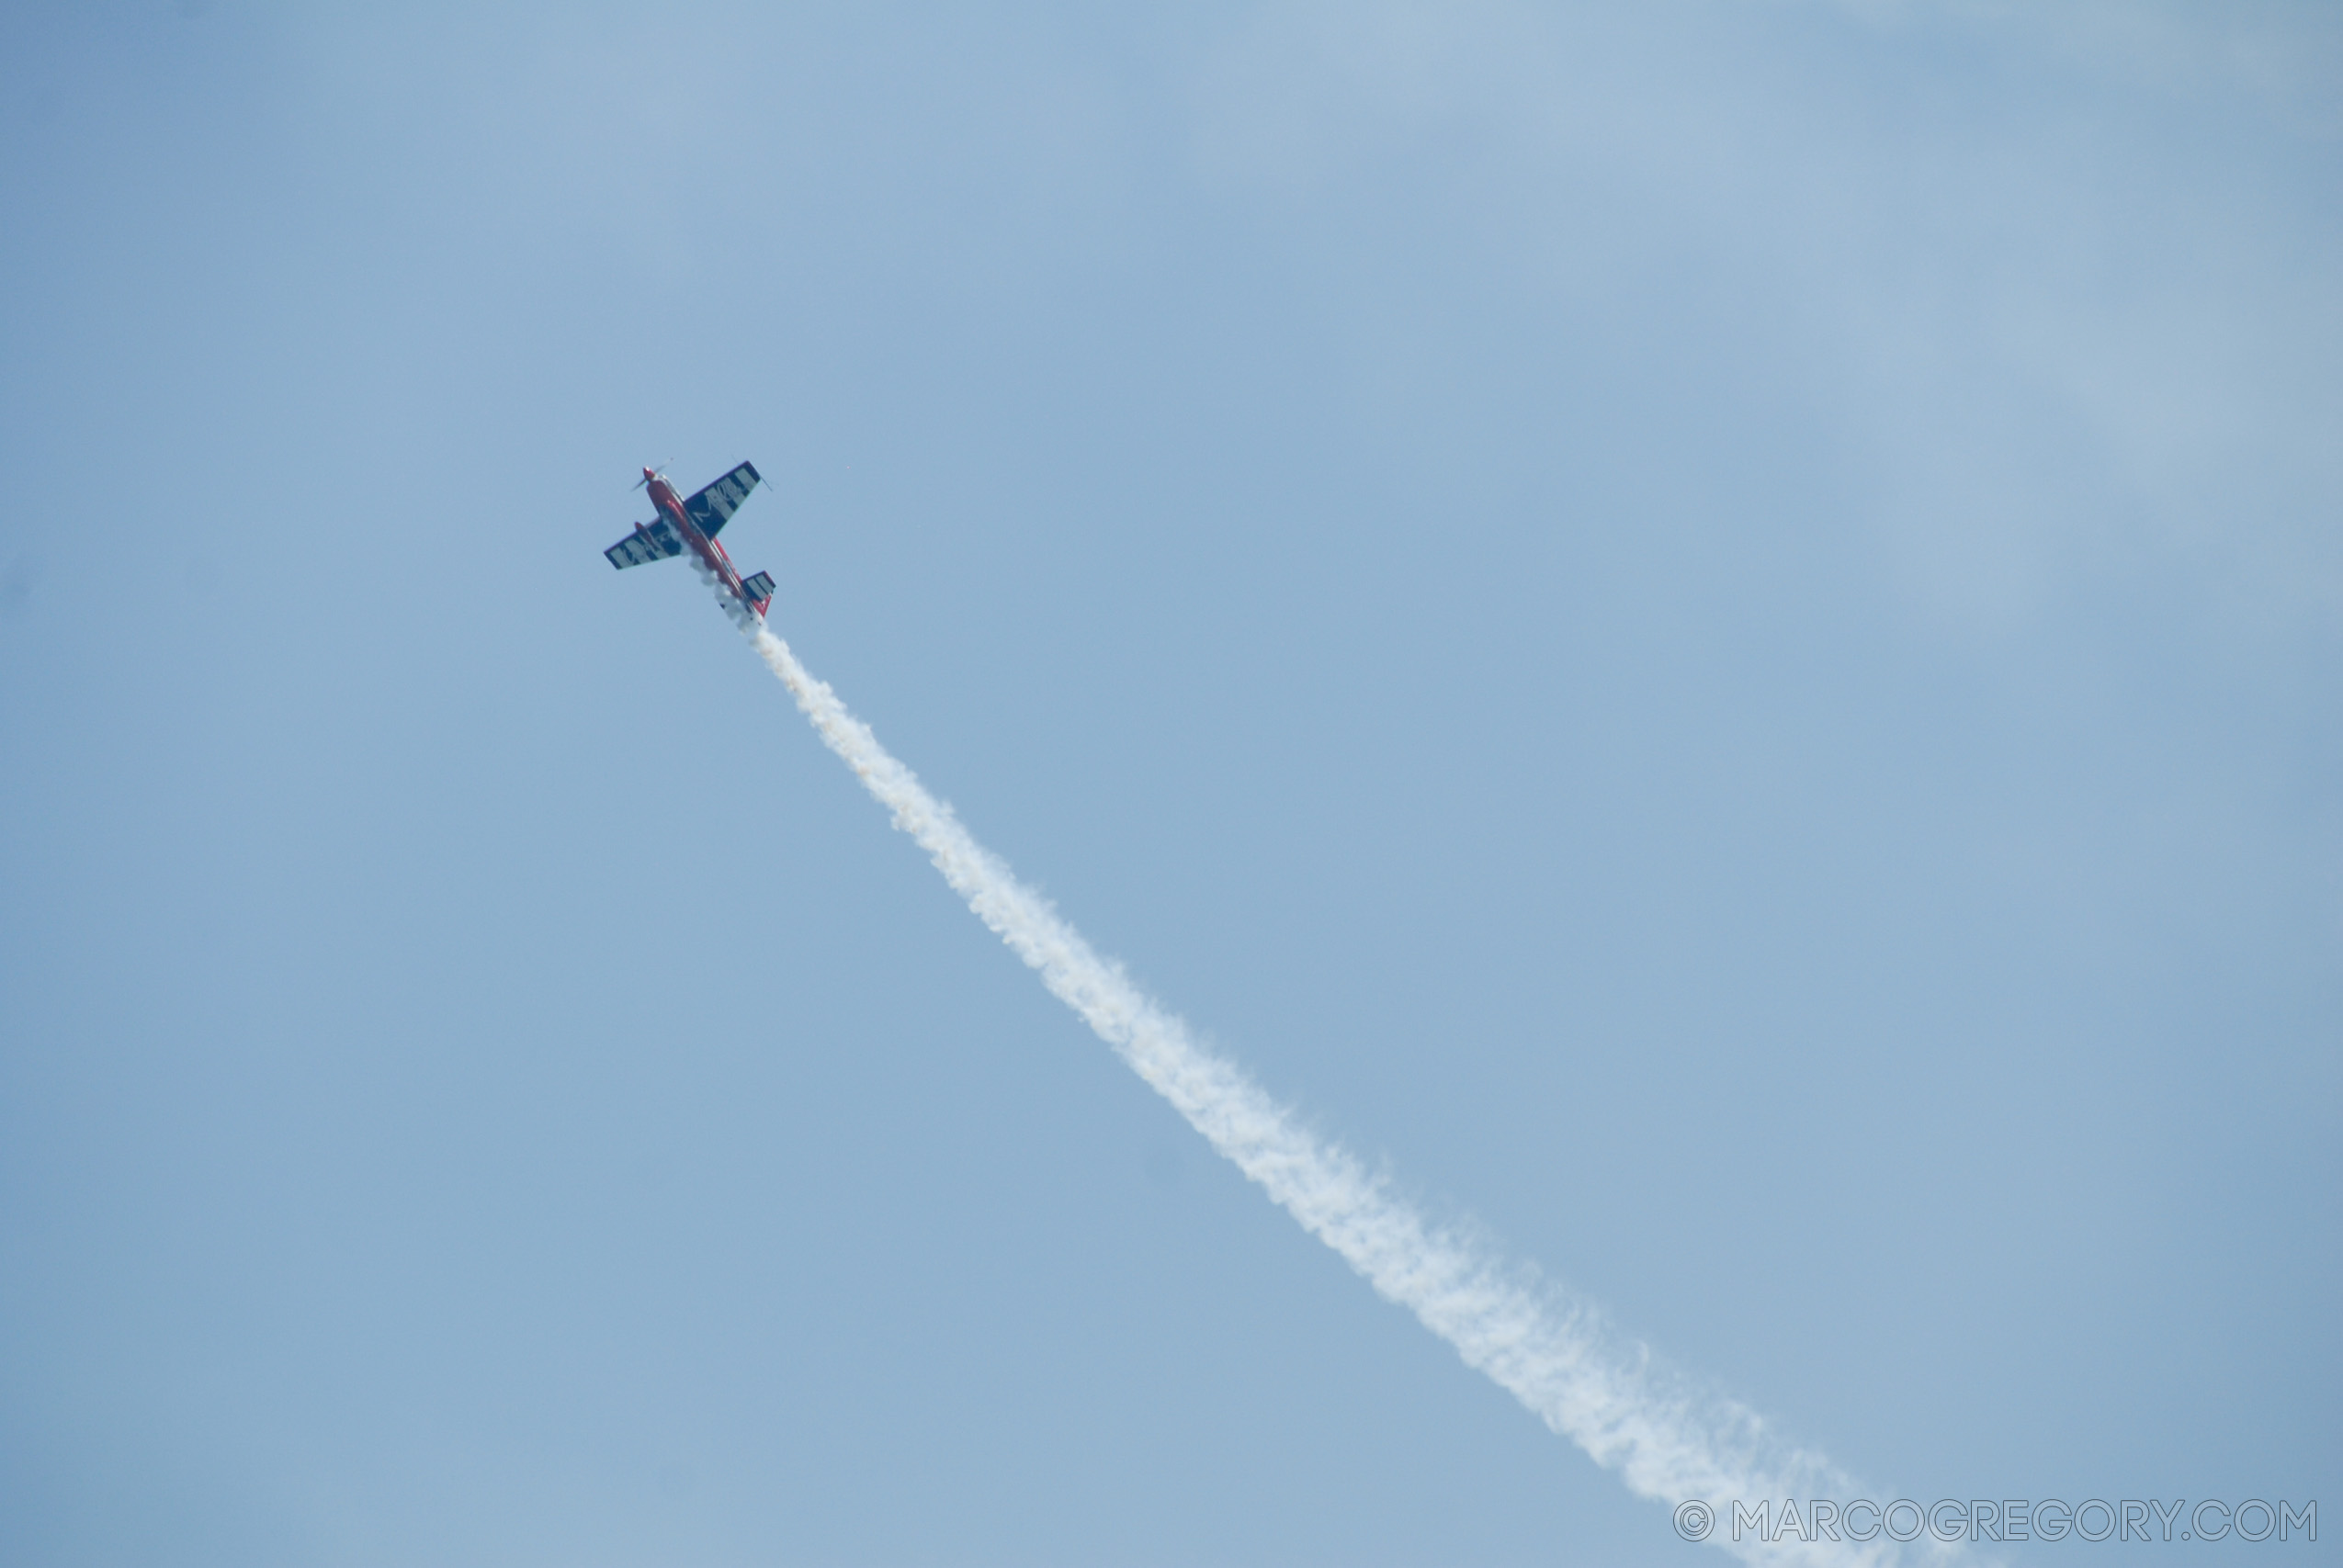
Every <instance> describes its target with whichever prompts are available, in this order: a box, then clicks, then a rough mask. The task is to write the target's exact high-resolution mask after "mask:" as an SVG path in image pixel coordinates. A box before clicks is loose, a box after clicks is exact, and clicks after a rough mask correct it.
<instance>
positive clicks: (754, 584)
mask: <svg viewBox="0 0 2343 1568" xmlns="http://www.w3.org/2000/svg"><path fill="white" fill-rule="evenodd" d="M741 591H742V592H745V593H747V594H748V596H749V607H750V608H751V609H753V610H754V611H755V612H756V613H757V616H758V618H759V619H763V618H764V610H765V606H766V605H768V604H772V603H773V574H772V573H771V572H769V571H760V572H758V573H757V574H756V575H755V576H754V577H752V578H750V579H749V580H748V581H745V582H742V583H741Z"/></svg>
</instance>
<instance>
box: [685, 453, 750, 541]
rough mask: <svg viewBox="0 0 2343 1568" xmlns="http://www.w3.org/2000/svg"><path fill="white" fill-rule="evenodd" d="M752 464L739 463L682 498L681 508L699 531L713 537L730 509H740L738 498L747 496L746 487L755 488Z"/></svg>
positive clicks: (730, 513) (727, 517) (728, 517)
mask: <svg viewBox="0 0 2343 1568" xmlns="http://www.w3.org/2000/svg"><path fill="white" fill-rule="evenodd" d="M756 481H757V471H756V465H755V464H754V463H742V464H741V466H740V467H739V468H734V469H733V470H732V471H731V472H730V473H729V474H726V475H725V476H724V477H723V478H722V479H718V480H717V481H716V482H715V483H714V484H712V485H709V486H708V487H707V489H706V490H704V491H700V492H699V493H698V494H697V495H695V496H693V497H692V498H691V499H690V500H689V501H686V502H684V510H685V512H686V513H689V514H690V516H691V520H692V521H693V522H695V523H696V524H698V525H699V531H700V532H701V533H703V534H705V535H707V536H708V537H709V538H711V539H713V538H714V537H716V536H717V534H718V533H719V531H720V530H721V529H722V528H723V526H724V525H725V524H727V523H729V522H730V521H731V520H732V513H735V512H737V511H739V510H740V508H741V502H744V501H746V500H747V499H748V498H749V491H753V490H754V489H755V488H756ZM671 553H672V552H671Z"/></svg>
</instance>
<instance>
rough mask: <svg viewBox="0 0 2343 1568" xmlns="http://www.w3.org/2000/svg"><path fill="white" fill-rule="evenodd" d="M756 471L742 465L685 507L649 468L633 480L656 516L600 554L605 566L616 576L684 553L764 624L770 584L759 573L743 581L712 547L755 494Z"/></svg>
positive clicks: (719, 550) (768, 577)
mask: <svg viewBox="0 0 2343 1568" xmlns="http://www.w3.org/2000/svg"><path fill="white" fill-rule="evenodd" d="M757 477H758V476H757V471H756V465H755V464H753V463H742V464H741V466H740V467H739V468H734V469H733V470H732V471H731V472H730V473H729V474H726V475H725V476H724V477H723V478H722V479H718V480H717V481H716V482H715V483H713V484H711V485H709V486H708V487H707V488H706V489H705V490H702V491H699V492H698V493H697V494H696V495H694V496H692V497H691V498H690V499H689V500H687V501H679V500H677V499H676V498H675V487H674V486H673V485H671V484H669V483H668V482H667V476H666V475H664V474H662V473H660V472H659V471H658V470H656V469H654V468H645V469H644V470H643V471H642V478H641V479H638V480H636V481H635V482H636V483H637V484H640V485H641V486H642V487H643V488H644V489H645V490H647V491H650V492H651V504H652V505H653V506H656V507H657V508H659V514H658V515H657V516H656V517H654V518H652V519H651V521H650V522H648V523H638V524H636V525H635V531H634V532H633V533H631V534H629V535H628V536H626V537H625V538H623V539H621V540H619V541H618V542H617V544H615V545H613V546H611V547H609V548H608V549H606V550H605V551H603V552H602V553H603V554H604V555H606V556H608V557H609V558H610V564H611V565H612V566H615V567H617V568H618V569H619V570H622V571H623V570H626V569H627V568H628V567H630V566H640V565H642V564H643V563H644V562H646V561H655V560H665V559H666V558H668V557H669V556H680V555H682V554H683V553H684V551H685V550H686V549H689V550H690V551H691V552H692V554H694V555H696V556H697V557H698V558H700V560H701V561H702V562H703V563H705V564H706V566H707V570H710V571H712V572H714V573H715V574H716V580H717V581H719V582H721V583H722V584H723V585H724V588H725V591H726V592H729V593H730V594H731V595H732V597H733V598H735V599H738V600H739V601H740V602H741V606H742V607H743V608H745V609H746V610H747V611H748V613H749V614H750V615H754V616H756V617H757V618H758V619H759V620H763V619H764V611H765V606H767V605H768V604H772V603H773V578H772V576H771V575H770V574H769V573H766V572H762V571H760V572H758V573H757V574H756V575H755V576H754V577H752V578H750V579H748V580H747V581H742V580H741V574H740V572H739V571H738V570H736V569H735V568H734V567H733V565H732V558H731V557H730V556H728V555H726V554H725V553H724V547H723V546H721V545H719V544H718V543H717V542H716V536H717V535H718V534H719V533H721V532H722V531H723V528H724V525H725V524H727V523H729V522H730V521H731V520H732V513H735V512H737V511H739V510H740V508H741V502H743V501H746V500H747V499H748V498H749V491H753V490H754V489H755V488H756V482H757Z"/></svg>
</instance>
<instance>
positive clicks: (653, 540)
mask: <svg viewBox="0 0 2343 1568" xmlns="http://www.w3.org/2000/svg"><path fill="white" fill-rule="evenodd" d="M602 553H603V554H604V555H606V556H608V557H609V558H610V564H611V565H612V566H615V567H617V568H619V569H620V570H625V569H626V568H628V567H630V566H640V565H642V564H643V563H644V562H646V561H655V560H665V559H666V558H668V557H669V556H680V555H682V554H683V553H684V536H683V535H681V534H679V533H677V532H676V531H675V525H673V523H670V522H668V521H667V519H665V518H664V517H662V518H661V519H659V521H657V522H656V523H638V524H636V525H635V531H634V532H633V533H631V534H629V535H628V536H626V537H625V538H623V539H621V540H619V541H618V542H617V544H615V545H613V546H611V547H609V548H608V549H606V550H605V551H603V552H602Z"/></svg>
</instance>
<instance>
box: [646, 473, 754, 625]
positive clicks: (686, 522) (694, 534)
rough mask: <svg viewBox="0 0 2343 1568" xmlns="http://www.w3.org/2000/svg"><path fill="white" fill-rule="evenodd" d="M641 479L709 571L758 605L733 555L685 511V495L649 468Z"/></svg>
mask: <svg viewBox="0 0 2343 1568" xmlns="http://www.w3.org/2000/svg"><path fill="white" fill-rule="evenodd" d="M642 478H643V488H644V489H645V490H647V491H650V492H651V504H652V505H653V506H656V507H658V508H659V511H660V513H661V515H662V516H664V517H665V518H666V519H667V521H668V522H670V523H672V524H673V525H675V532H677V533H678V534H681V535H682V536H684V543H685V544H687V545H689V546H691V547H692V554H694V555H696V556H697V557H699V558H700V559H701V560H703V561H705V562H706V563H707V570H710V571H712V572H714V573H715V574H716V575H717V577H718V579H719V581H722V582H723V584H724V586H725V587H726V588H729V589H730V590H731V592H732V597H733V598H735V599H738V600H739V601H740V602H741V604H746V605H748V606H749V607H750V608H751V609H754V608H755V607H756V605H755V603H754V601H753V600H751V599H750V598H749V594H748V590H747V589H745V588H742V587H741V573H740V570H739V569H737V568H736V567H734V566H733V565H732V558H731V557H730V556H728V555H726V554H725V553H724V547H723V546H721V545H719V544H718V543H717V542H716V541H715V540H713V539H711V538H709V537H708V536H707V535H705V534H703V533H701V532H700V531H699V525H698V524H696V523H695V522H693V521H692V516H691V513H688V512H685V510H684V498H683V497H682V496H679V495H677V494H676V493H675V487H674V486H673V485H671V484H669V483H668V482H667V480H666V479H664V478H663V477H662V476H661V475H659V474H656V473H654V472H652V471H651V469H649V468H645V469H644V470H643V471H642Z"/></svg>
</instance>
